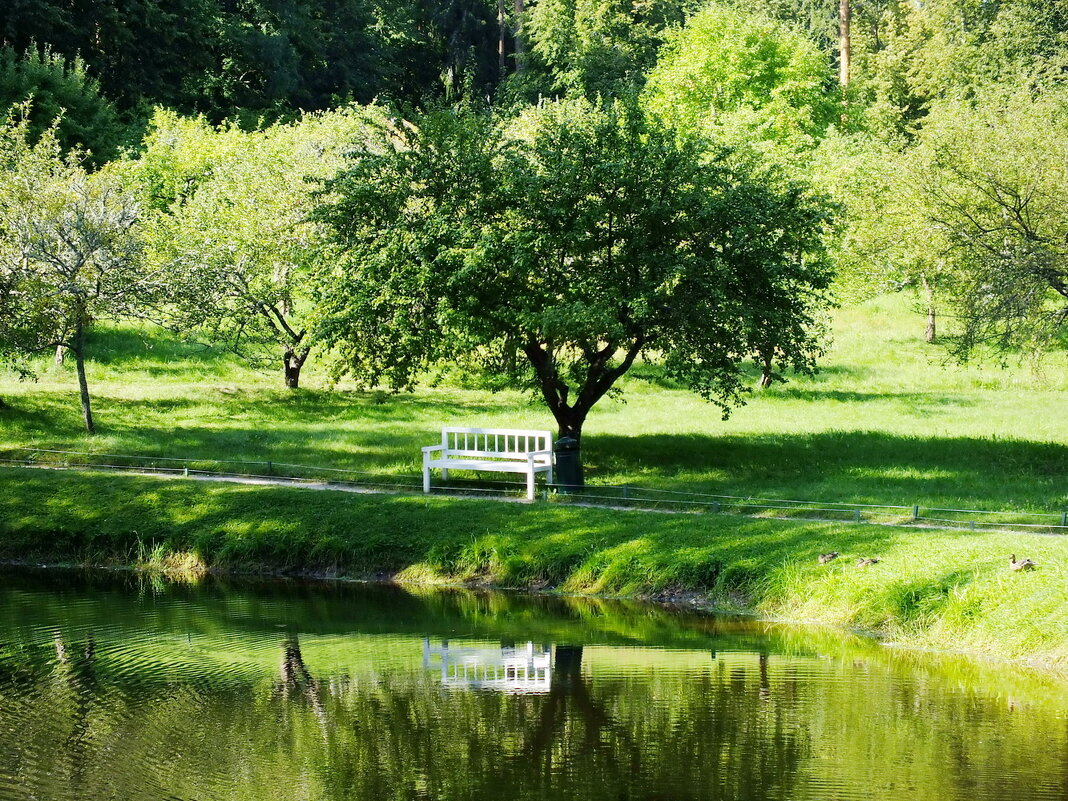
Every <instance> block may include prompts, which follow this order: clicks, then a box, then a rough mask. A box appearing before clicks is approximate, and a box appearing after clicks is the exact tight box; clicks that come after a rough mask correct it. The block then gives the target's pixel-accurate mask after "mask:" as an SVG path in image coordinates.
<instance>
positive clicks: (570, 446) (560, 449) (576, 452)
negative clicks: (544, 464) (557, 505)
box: [553, 437, 585, 495]
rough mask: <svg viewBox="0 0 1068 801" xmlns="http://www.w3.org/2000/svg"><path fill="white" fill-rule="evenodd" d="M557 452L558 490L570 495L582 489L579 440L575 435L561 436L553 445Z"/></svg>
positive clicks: (583, 482)
mask: <svg viewBox="0 0 1068 801" xmlns="http://www.w3.org/2000/svg"><path fill="white" fill-rule="evenodd" d="M553 451H554V453H555V454H556V475H555V479H556V490H557V492H560V493H562V494H564V495H570V494H571V493H573V492H578V491H580V490H581V489H582V487H583V486H584V484H585V481H584V480H583V478H582V458H581V451H580V449H579V441H578V440H577V439H575V438H574V437H560V439H558V440H557V441H556V443H555V444H554V445H553Z"/></svg>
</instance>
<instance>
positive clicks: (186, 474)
mask: <svg viewBox="0 0 1068 801" xmlns="http://www.w3.org/2000/svg"><path fill="white" fill-rule="evenodd" d="M182 475H183V476H185V477H186V478H189V465H186V466H185V467H183V468H182Z"/></svg>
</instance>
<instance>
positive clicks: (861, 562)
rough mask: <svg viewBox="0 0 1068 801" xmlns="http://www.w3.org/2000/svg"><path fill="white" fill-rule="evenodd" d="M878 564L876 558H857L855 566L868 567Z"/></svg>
mask: <svg viewBox="0 0 1068 801" xmlns="http://www.w3.org/2000/svg"><path fill="white" fill-rule="evenodd" d="M877 564H879V560H878V559H858V560H857V567H870V566H871V565H877Z"/></svg>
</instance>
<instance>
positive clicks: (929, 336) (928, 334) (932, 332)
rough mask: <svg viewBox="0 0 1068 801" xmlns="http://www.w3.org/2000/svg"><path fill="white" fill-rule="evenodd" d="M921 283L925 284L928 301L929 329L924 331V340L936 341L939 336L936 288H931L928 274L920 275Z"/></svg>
mask: <svg viewBox="0 0 1068 801" xmlns="http://www.w3.org/2000/svg"><path fill="white" fill-rule="evenodd" d="M920 283H922V284H923V295H924V298H925V299H926V301H927V330H926V331H925V332H924V337H923V338H924V340H926V341H927V343H928V344H929V343H931V342H934V341H935V337H936V336H937V330H936V328H935V323H936V316H935V305H934V290H933V289H932V288H931V282H930V281H928V280H927V276H926V275H921V276H920Z"/></svg>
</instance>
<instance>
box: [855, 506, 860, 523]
mask: <svg viewBox="0 0 1068 801" xmlns="http://www.w3.org/2000/svg"><path fill="white" fill-rule="evenodd" d="M855 521H856V522H857V523H859V522H860V509H857V512H856V517H855Z"/></svg>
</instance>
